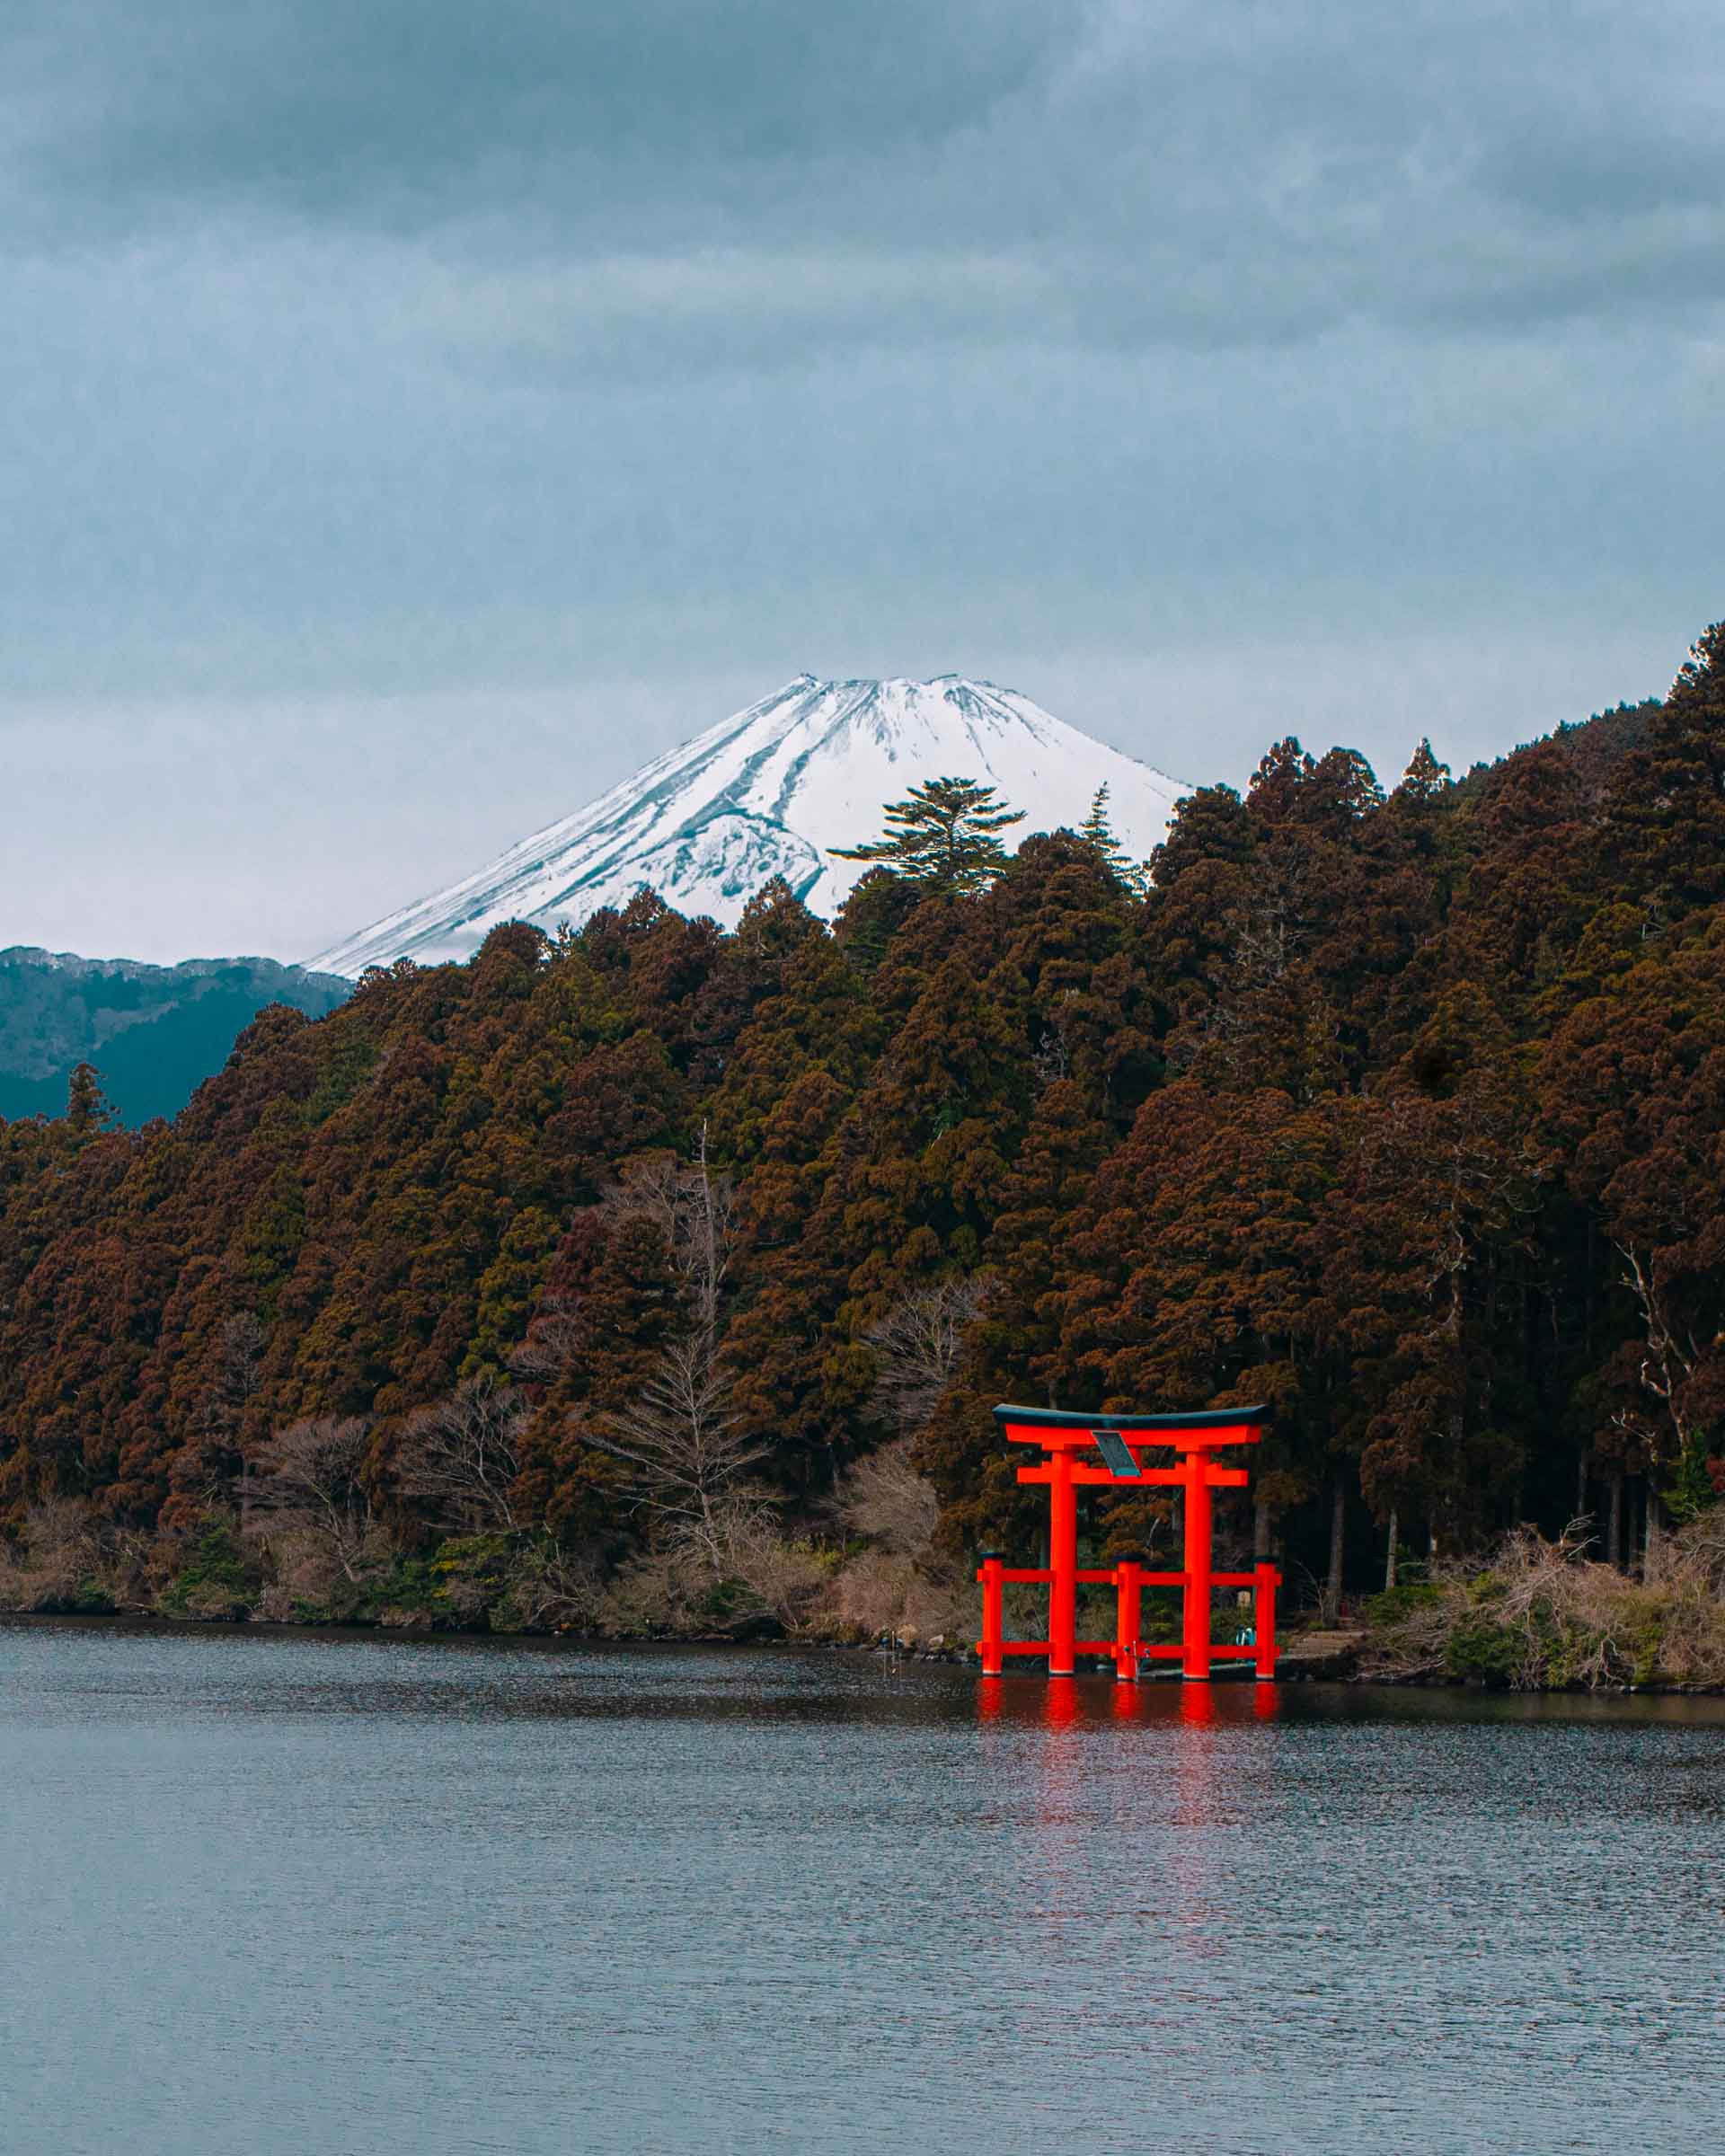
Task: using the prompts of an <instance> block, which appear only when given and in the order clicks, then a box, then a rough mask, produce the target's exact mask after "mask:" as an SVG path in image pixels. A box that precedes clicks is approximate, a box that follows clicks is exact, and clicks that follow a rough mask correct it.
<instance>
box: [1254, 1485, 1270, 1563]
mask: <svg viewBox="0 0 1725 2156" xmlns="http://www.w3.org/2000/svg"><path fill="white" fill-rule="evenodd" d="M1268 1558H1269V1506H1268V1505H1267V1504H1266V1503H1265V1502H1264V1500H1263V1498H1257V1499H1256V1500H1255V1501H1254V1502H1253V1505H1252V1562H1253V1564H1255V1565H1261V1564H1262V1563H1264V1562H1265V1560H1267V1559H1268Z"/></svg>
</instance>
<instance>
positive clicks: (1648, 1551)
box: [1641, 1478, 1665, 1586]
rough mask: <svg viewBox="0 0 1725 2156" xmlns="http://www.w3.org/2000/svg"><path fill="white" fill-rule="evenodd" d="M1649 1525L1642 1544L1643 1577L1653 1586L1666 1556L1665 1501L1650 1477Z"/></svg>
mask: <svg viewBox="0 0 1725 2156" xmlns="http://www.w3.org/2000/svg"><path fill="white" fill-rule="evenodd" d="M1646 1516H1647V1524H1646V1529H1645V1533H1644V1538H1643V1541H1642V1543H1641V1577H1642V1578H1643V1579H1644V1580H1645V1581H1646V1582H1647V1584H1648V1585H1649V1586H1652V1585H1653V1583H1654V1582H1655V1581H1656V1580H1657V1579H1658V1578H1659V1574H1660V1571H1661V1570H1662V1569H1663V1566H1664V1556H1665V1500H1664V1499H1663V1498H1661V1497H1660V1495H1659V1491H1658V1490H1657V1489H1654V1487H1653V1484H1652V1479H1651V1478H1649V1480H1648V1486H1647V1515H1646Z"/></svg>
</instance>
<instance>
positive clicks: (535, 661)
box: [0, 0, 1725, 959]
mask: <svg viewBox="0 0 1725 2156" xmlns="http://www.w3.org/2000/svg"><path fill="white" fill-rule="evenodd" d="M1718 32H1719V15H1718V10H1717V6H1716V4H1712V0H1708V4H1703V0H1641V4H1639V5H1637V6H1635V7H1626V6H1624V5H1623V4H1622V0H1611V4H1587V0H1582V4H1562V5H1559V4H1550V0H1546V4H1542V0H1395V4H1393V5H1384V4H1382V0H1099V4H1075V0H616V4H609V0H606V4H599V0H484V4H480V0H464V4H456V0H148V4H147V5H139V4H137V0H10V4H9V5H7V6H6V7H5V8H4V10H3V11H0V543H4V583H3V584H0V608H3V609H4V614H3V616H0V629H3V634H0V755H4V787H3V789H0V850H3V851H0V859H3V860H4V880H3V881H0V899H3V900H4V911H3V912H0V944H4V943H8V942H29V943H46V944H48V945H49V946H50V947H53V948H56V949H69V950H81V951H84V952H86V953H91V954H101V955H105V954H110V953H126V954H128V955H133V956H137V957H145V958H154V959H174V958H180V957H184V956H187V955H190V954H193V953H198V954H207V953H214V952H229V951H262V952H269V953H271V954H273V955H276V956H279V957H283V958H297V957H303V956H305V954H306V953H307V952H309V951H311V950H314V949H316V948H318V947H319V946H320V945H322V944H323V943H325V942H328V941H332V940H333V939H334V938H335V937H336V936H338V935H340V934H341V933H343V932H346V931H349V930H350V929H353V928H355V927H358V926H359V925H360V924H362V923H365V922H367V921H368V920H370V919H371V918H373V917H374V916H376V915H378V914H380V913H382V912H385V911H386V910H388V909H390V908H392V907H394V906H396V905H397V904H400V903H402V902H403V901H405V900H407V899H409V898H411V897H416V896H418V895H420V893H421V892H423V891H425V890H427V889H429V888H434V887H435V886H437V885H438V884H439V883H441V882H443V881H445V880H447V879H449V878H451V877H453V876H455V875H456V874H459V873H462V872H464V871H466V870H469V869H472V868H473V867H476V866H477V865H478V864H479V863H480V862H482V860H483V859H484V858H485V857H486V856H487V855H488V854H489V853H491V852H493V851H495V850H496V849H497V848H498V847H499V846H500V845H501V844H505V843H507V842H508V841H509V840H512V839H514V838H517V837H519V836H521V835H524V834H525V832H526V831H527V830H529V829H531V828H533V827H535V826H537V825H539V824H542V823H544V822H545V821H547V820H549V819H550V818H551V817H553V816H554V815H559V814H562V813H563V812H565V811H567V810H569V809H571V808H575V807H577V806H579V803H580V802H581V801H582V800H586V799H587V798H588V797H589V796H590V795H592V794H593V793H595V792H597V791H600V790H601V789H602V788H603V787H604V786H606V785H607V784H609V783H611V782H613V781H615V780H616V779H618V778H621V777H623V776H624V775H625V774H626V773H628V772H629V771H631V770H632V769H633V768H634V766H635V765H636V764H639V763H640V762H641V761H642V760H643V759H644V758H645V757H646V756H647V755H650V754H653V753H656V752H658V751H659V749H661V748H664V747H668V746H670V745H671V744H672V743H674V742H676V741H677V740H679V739H682V738H686V736H688V735H690V734H692V733H694V732H697V731H699V730H700V729H703V728H704V727H706V726H708V725H710V724H712V722H713V721H714V720H718V719H720V718H721V717H723V716H724V714H725V713H726V712H727V711H730V710H732V709H733V708H735V707H736V706H738V705H739V704H741V703H743V702H747V701H750V700H752V699H753V698H754V697H756V696H758V695H761V694H765V693H766V692H767V691H768V690H769V689H771V688H773V687H774V686H776V685H778V684H779V683H780V682H782V681H783V680H784V679H786V678H788V677H789V676H792V675H793V674H796V673H798V672H800V671H801V670H802V669H804V668H808V669H809V670H810V671H812V672H814V673H817V674H822V675H862V674H936V673H943V672H948V671H954V670H956V671H961V672H966V673H973V674H980V675H984V676H987V677H989V678H991V679H993V680H995V681H998V682H1002V683H1004V684H1006V685H1010V686H1012V687H1015V688H1018V689H1022V690H1023V691H1024V692H1025V693H1027V694H1030V695H1031V696H1034V697H1035V698H1037V699H1038V701H1039V702H1042V703H1044V704H1046V705H1048V707H1049V708H1050V709H1051V710H1053V711H1056V712H1057V713H1058V714H1059V715H1060V716H1061V717H1062V718H1064V719H1066V720H1070V721H1071V722H1072V723H1074V724H1075V725H1077V726H1081V727H1084V728H1087V729H1090V730H1091V731H1092V732H1094V733H1097V734H1099V735H1101V736H1103V737H1104V738H1107V739H1109V740H1110V741H1112V742H1114V743H1115V744H1117V745H1118V746H1119V747H1121V748H1124V749H1127V750H1128V751H1132V752H1134V753H1137V754H1139V755H1144V756H1146V758H1147V759H1148V760H1150V761H1152V762H1154V763H1155V764H1159V765H1161V766H1163V768H1165V769H1168V770H1171V771H1173V772H1176V773H1180V774H1181V775H1182V776H1186V777H1190V778H1191V779H1193V780H1195V781H1200V780H1209V779H1215V778H1226V779H1229V780H1231V781H1233V782H1236V783H1239V782H1243V780H1244V778H1245V777H1246V775H1247V773H1249V772H1250V770H1251V768H1252V764H1253V763H1254V762H1255V760H1256V758H1257V756H1258V755H1259V754H1260V753H1261V750H1262V748H1263V747H1264V746H1265V744H1266V743H1267V742H1268V741H1269V739H1270V738H1274V737H1276V736H1278V735H1280V734H1283V733H1287V732H1289V731H1293V732H1296V733H1298V734H1299V735H1300V736H1301V738H1303V739H1304V740H1305V741H1306V743H1307V744H1308V746H1311V747H1328V746H1329V745H1330V744H1331V742H1332V741H1342V742H1345V743H1348V744H1349V745H1351V746H1355V747H1361V748H1363V749H1365V750H1366V752H1367V754H1368V755H1370V756H1371V757H1372V759H1373V761H1374V763H1375V764H1377V766H1378V768H1379V770H1380V772H1381V773H1383V774H1384V775H1385V776H1387V777H1393V775H1394V774H1395V773H1397V772H1398V771H1399V770H1400V768H1401V766H1402V764H1403V763H1404V762H1405V760H1406V757H1407V755H1408V752H1409V751H1410V749H1411V747H1412V746H1413V743H1414V742H1415V741H1416V740H1417V738H1419V736H1420V734H1421V733H1422V732H1429V734H1430V735H1431V737H1432V738H1433V741H1434V743H1435V744H1436V746H1437V747H1438V752H1439V754H1440V755H1444V756H1446V757H1447V758H1448V759H1449V760H1450V762H1451V763H1452V764H1455V765H1456V766H1457V767H1458V768H1460V767H1461V766H1464V765H1465V764H1467V763H1468V762H1470V761H1471V760H1473V759H1474V758H1476V757H1480V756H1484V755H1493V754H1496V753H1498V752H1499V751H1500V750H1501V749H1503V748H1505V747H1509V746H1511V745H1512V744H1513V743H1515V742H1516V741H1517V740H1521V739H1526V738H1529V737H1531V736H1532V735H1535V734H1536V733H1539V732H1542V731H1544V730H1545V729H1548V728H1549V727H1551V726H1552V725H1553V724H1555V723H1556V722H1557V721H1558V720H1561V719H1565V718H1579V717H1584V716H1586V714H1587V713H1588V711H1591V710H1595V709H1597V708H1600V707H1602V706H1605V705H1608V704H1610V703H1613V702H1616V700H1617V699H1618V698H1620V697H1628V698H1634V697H1638V696H1641V695H1644V694H1659V693H1660V692H1662V691H1663V690H1664V688H1665V687H1666V686H1667V685H1668V682H1669V680H1670V678H1671V676H1672V674H1673V673H1674V671H1675V670H1676V666H1677V664H1678V662H1679V661H1680V660H1681V658H1682V657H1683V654H1684V650H1685V647H1686V645H1687V644H1688V642H1689V641H1690V640H1691V638H1692V637H1693V636H1694V634H1695V633H1696V632H1698V631H1699V630H1700V629H1701V628H1702V627H1703V625H1704V624H1705V623H1707V622H1709V621H1710V620H1712V619H1714V618H1716V617H1718V616H1719V615H1721V614H1725V546H1722V545H1721V539H1722V538H1725V531H1722V528H1721V527H1722V526H1725V488H1722V487H1721V483H1720V473H1721V468H1725V460H1722V458H1721V451H1722V450H1725V307H1722V306H1721V299H1722V298H1725V112H1722V111H1721V91H1722V90H1725V43H1722V42H1721V39H1720V37H1719V34H1718Z"/></svg>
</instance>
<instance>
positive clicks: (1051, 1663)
mask: <svg viewBox="0 0 1725 2156" xmlns="http://www.w3.org/2000/svg"><path fill="white" fill-rule="evenodd" d="M1048 1570H1049V1573H1050V1574H1051V1575H1052V1577H1050V1579H1049V1581H1048V1674H1049V1675H1050V1676H1051V1677H1069V1676H1071V1675H1072V1674H1073V1668H1074V1665H1075V1663H1076V1661H1077V1659H1078V1648H1077V1640H1078V1493H1077V1491H1076V1490H1075V1489H1074V1488H1073V1486H1072V1454H1070V1453H1067V1452H1058V1453H1056V1454H1053V1455H1052V1456H1051V1458H1050V1459H1049V1461H1048Z"/></svg>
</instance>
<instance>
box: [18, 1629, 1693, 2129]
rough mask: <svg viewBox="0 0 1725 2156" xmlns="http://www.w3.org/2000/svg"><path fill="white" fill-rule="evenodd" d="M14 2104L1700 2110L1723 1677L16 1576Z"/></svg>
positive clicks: (418, 2112) (1334, 2123)
mask: <svg viewBox="0 0 1725 2156" xmlns="http://www.w3.org/2000/svg"><path fill="white" fill-rule="evenodd" d="M0 1825H3V1826H4V1833H3V1835H0V1934H3V1935H4V1940H3V1943H4V1978H3V1979H0V2148H4V2150H5V2151H6V2152H8V2156H11V2152H18V2156H25V2152H28V2156H116V2152H126V2156H130V2152H158V2151H159V2152H164V2156H214V2152H222V2156H229V2152H245V2156H394V2152H397V2151H401V2152H408V2151H411V2152H415V2156H424V2152H441V2151H451V2152H470V2151H485V2152H490V2151H500V2152H501V2151H507V2152H509V2156H539V2152H546V2156H550V2152H557V2156H568V2152H585V2151H597V2152H606V2156H609V2152H635V2151H654V2152H659V2151H663V2152H681V2151H686V2150H703V2151H721V2152H729V2151H748V2152H756V2151H761V2152H778V2151H787V2152H789V2151H796V2152H802V2151H847V2152H848V2151H863V2150H869V2151H874V2150H896V2149H901V2148H902V2149H907V2150H912V2151H916V2152H922V2151H928V2152H939V2156H948V2152H957V2156H969V2152H988V2156H1010V2152H1016V2151H1019V2150H1032V2149H1047V2148H1059V2149H1066V2150H1080V2151H1085V2152H1088V2151H1092V2150H1095V2151H1107V2150H1115V2149H1119V2150H1122V2151H1128V2150H1129V2151H1137V2152H1163V2151H1168V2152H1174V2151H1179V2152H1181V2156H1192V2152H1199V2151H1201V2152H1207V2156H1236V2152H1237V2156H1288V2152H1303V2151H1313V2152H1320V2156H1332V2152H1333V2156H1355V2152H1378V2151H1382V2152H1397V2156H1402V2152H1408V2151H1452V2150H1453V2151H1455V2152H1467V2156H1480V2152H1488V2151H1505V2152H1509V2151H1514V2152H1517V2156H1527V2152H1535V2156H1544V2152H1556V2151H1566V2150H1609V2151H1612V2152H1614V2156H1642V2152H1650V2156H1661V2152H1667V2151H1671V2152H1675V2151H1678V2150H1681V2151H1683V2152H1685V2156H1691V2152H1695V2151H1699V2150H1707V2149H1711V2148H1714V2147H1718V2146H1721V2144H1722V2143H1725V2008H1722V2007H1721V1996H1722V1995H1725V1834H1722V1833H1721V1829H1722V1828H1725V1706H1721V1704H1719V1703H1714V1702H1696V1703H1691V1702H1679V1701H1660V1700H1628V1701H1621V1700H1620V1701H1608V1702H1599V1703H1593V1702H1588V1701H1579V1700H1572V1699H1561V1700H1553V1701H1516V1700H1508V1699H1500V1698H1488V1697H1486V1696H1484V1695H1481V1694H1477V1693H1435V1692H1372V1691H1367V1690H1364V1689H1349V1688H1341V1687H1327V1686H1326V1687H1319V1686H1301V1687H1284V1688H1282V1689H1281V1690H1280V1691H1277V1690H1275V1689H1273V1688H1269V1687H1266V1688H1264V1689H1263V1690H1262V1691H1260V1690H1258V1689H1257V1688H1254V1687H1252V1686H1251V1685H1248V1684H1240V1685H1219V1686H1217V1687H1216V1689H1215V1692H1214V1693H1213V1694H1200V1693H1198V1692H1196V1691H1195V1689H1194V1688H1191V1687H1187V1688H1183V1689H1182V1688H1181V1687H1180V1686H1177V1685H1160V1684H1158V1685H1151V1686H1146V1687H1145V1688H1144V1690H1143V1692H1142V1693H1141V1694H1139V1693H1136V1692H1133V1693H1128V1692H1126V1691H1125V1690H1124V1688H1122V1689H1119V1690H1117V1689H1116V1687H1115V1686H1113V1685H1112V1684H1111V1683H1108V1682H1106V1681H1104V1680H1100V1679H1098V1680H1088V1679H1085V1680H1080V1681H1078V1682H1077V1683H1066V1684H1065V1685H1063V1686H1059V1687H1055V1688H1051V1687H1050V1686H1049V1685H1048V1683H1046V1682H1045V1681H1044V1680H1042V1679H1041V1678H1039V1677H1035V1676H1013V1677H1010V1678H1006V1679H1001V1680H995V1681H994V1682H993V1683H988V1684H986V1685H984V1684H980V1683H979V1682H978V1680H977V1678H975V1677H974V1676H972V1675H969V1674H966V1673H964V1672H961V1671H959V1670H953V1669H946V1668H942V1667H936V1666H927V1665H922V1664H908V1665H905V1666H899V1667H898V1668H896V1669H895V1668H891V1667H889V1666H887V1665H886V1664H885V1663H884V1662H883V1661H881V1660H880V1659H877V1658H872V1657H850V1656H837V1655H825V1654H818V1653H804V1652H801V1651H798V1650H794V1649H790V1648H763V1649H759V1650H712V1651H705V1652H702V1651H695V1652H682V1651H670V1650H666V1651H653V1650H647V1649H630V1650H621V1649H620V1650H616V1651H609V1652H606V1651H593V1650H590V1649H587V1648H576V1647H566V1646H561V1645H554V1644H548V1645H543V1646H541V1645H532V1644H526V1643H518V1642H498V1643H474V1642H471V1641H421V1640H412V1641H409V1640H403V1639H399V1638H390V1637H387V1636H382V1637H379V1636H358V1637H357V1636H353V1635H344V1636H340V1637H338V1636H334V1635H316V1634H308V1633H285V1634H284V1633H263V1632H259V1631H256V1630H233V1631H226V1630H224V1631H205V1630H199V1631H174V1632H171V1633H170V1632H163V1631H160V1630H128V1629H126V1628H120V1627H114V1626H107V1625H102V1624H97V1623H88V1624H85V1623H75V1622H74V1623H51V1622H41V1623H28V1622H26V1623H18V1624H11V1625H0Z"/></svg>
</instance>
